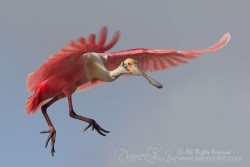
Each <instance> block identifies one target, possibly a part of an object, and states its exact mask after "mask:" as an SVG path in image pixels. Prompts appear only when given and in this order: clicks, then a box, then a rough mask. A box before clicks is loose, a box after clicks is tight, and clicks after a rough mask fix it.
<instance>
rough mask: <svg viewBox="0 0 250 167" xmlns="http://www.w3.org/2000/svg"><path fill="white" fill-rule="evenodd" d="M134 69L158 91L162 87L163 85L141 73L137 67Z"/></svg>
mask: <svg viewBox="0 0 250 167" xmlns="http://www.w3.org/2000/svg"><path fill="white" fill-rule="evenodd" d="M134 69H135V71H136V72H137V73H138V75H141V76H143V77H144V78H146V79H147V80H148V82H149V83H150V84H151V85H153V86H155V87H157V88H159V89H160V88H162V87H163V85H162V84H161V83H160V82H158V81H156V80H154V79H153V78H151V77H150V76H148V75H147V74H146V73H144V72H143V71H141V70H140V69H139V68H138V67H135V68H134Z"/></svg>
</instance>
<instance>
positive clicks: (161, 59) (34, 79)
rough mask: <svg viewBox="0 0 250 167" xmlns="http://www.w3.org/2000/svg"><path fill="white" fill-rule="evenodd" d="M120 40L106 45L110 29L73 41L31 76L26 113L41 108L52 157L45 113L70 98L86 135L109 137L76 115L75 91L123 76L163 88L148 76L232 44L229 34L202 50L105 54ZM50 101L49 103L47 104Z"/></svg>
mask: <svg viewBox="0 0 250 167" xmlns="http://www.w3.org/2000/svg"><path fill="white" fill-rule="evenodd" d="M119 36H120V32H119V31H117V32H116V33H115V35H114V37H113V38H112V40H111V41H110V42H109V43H108V44H107V45H105V41H106V37H107V28H106V27H103V28H102V29H101V31H100V36H99V39H98V41H97V42H96V35H95V34H90V35H89V36H88V38H87V40H85V38H83V37H81V38H79V39H77V40H76V41H70V42H69V43H68V44H67V45H66V47H64V48H62V49H61V50H59V51H58V52H56V53H55V54H54V55H52V56H51V57H50V58H49V59H48V60H47V61H46V62H45V63H44V64H43V65H42V66H41V67H39V68H38V69H37V70H36V71H35V72H33V73H31V74H29V75H28V78H27V83H26V85H27V88H28V90H29V91H30V92H34V95H33V96H31V97H29V98H28V100H27V103H26V113H27V114H29V113H34V112H35V111H36V110H37V109H38V108H39V107H41V110H42V113H43V115H44V117H45V120H46V121H47V124H48V126H49V130H44V131H41V133H48V134H49V135H48V138H47V140H46V142H45V147H46V148H47V145H48V143H49V141H51V154H52V156H54V152H55V149H54V147H55V140H56V130H55V128H54V126H53V124H52V122H51V120H50V118H49V116H48V114H47V112H46V110H47V108H48V107H49V106H50V105H52V104H53V103H54V102H56V101H57V100H59V99H61V98H64V97H67V99H68V105H69V115H70V117H72V118H75V119H79V120H81V121H84V122H87V123H89V125H88V126H87V127H86V128H85V129H84V131H85V130H87V129H88V128H90V127H91V128H92V130H94V129H95V130H96V131H97V132H98V133H99V134H101V135H103V136H106V133H109V131H107V130H105V129H103V128H102V127H100V126H99V125H98V124H97V122H96V121H95V120H93V119H90V118H87V117H83V116H80V115H78V114H76V113H75V112H74V110H73V104H72V98H71V96H72V94H73V93H74V92H75V91H76V90H77V91H83V90H86V89H89V88H92V87H94V86H96V85H99V84H102V83H104V82H111V81H114V80H116V79H117V78H118V77H119V76H121V75H123V74H127V75H128V74H132V75H138V76H143V77H145V78H146V79H147V80H148V81H149V83H150V84H152V85H154V86H156V87H157V88H162V85H161V84H160V83H159V82H157V81H155V80H154V79H152V78H151V77H149V76H148V75H147V74H146V73H145V72H146V71H149V70H150V71H157V70H163V69H166V68H169V67H174V66H177V65H180V64H185V63H187V62H188V60H192V59H194V58H196V57H197V55H199V54H203V53H209V52H214V51H217V50H219V49H221V48H222V47H224V46H225V45H226V44H227V43H228V42H229V40H230V34H229V33H226V34H225V35H224V36H223V37H222V38H221V39H220V40H219V41H218V42H217V43H216V44H215V45H213V46H210V47H208V48H206V49H201V50H185V51H177V50H175V49H152V50H151V49H145V48H137V49H131V50H125V51H119V52H106V51H108V50H109V49H111V48H112V47H113V46H114V45H115V44H116V42H117V41H118V39H119ZM48 99H50V101H48V102H47V103H45V102H46V100H48ZM44 103H45V104H44Z"/></svg>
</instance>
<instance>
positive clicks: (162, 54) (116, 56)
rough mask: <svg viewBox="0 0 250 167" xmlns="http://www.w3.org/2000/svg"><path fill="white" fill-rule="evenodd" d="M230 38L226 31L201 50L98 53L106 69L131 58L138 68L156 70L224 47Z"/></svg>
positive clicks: (142, 49) (137, 50) (136, 50)
mask: <svg viewBox="0 0 250 167" xmlns="http://www.w3.org/2000/svg"><path fill="white" fill-rule="evenodd" d="M229 40H230V34H229V33H226V34H225V35H224V36H223V37H222V38H221V39H220V40H219V41H218V42H217V43H216V44H214V45H213V46H210V47H208V48H206V49H201V50H186V51H177V50H174V49H152V50H151V49H144V48H138V49H132V50H125V51H120V52H107V53H100V55H102V56H103V57H104V58H105V60H106V61H105V66H106V68H107V69H108V70H114V69H115V68H117V67H118V66H119V65H120V63H121V62H122V61H124V60H125V59H126V58H133V59H135V60H137V61H138V62H139V65H140V68H141V69H142V70H143V71H144V72H146V71H158V70H163V69H166V68H169V67H174V66H178V65H180V64H185V63H187V62H188V61H189V60H192V59H194V58H197V55H199V54H203V53H208V52H214V51H217V50H219V49H221V48H222V47H224V46H225V45H226V44H227V43H228V42H229Z"/></svg>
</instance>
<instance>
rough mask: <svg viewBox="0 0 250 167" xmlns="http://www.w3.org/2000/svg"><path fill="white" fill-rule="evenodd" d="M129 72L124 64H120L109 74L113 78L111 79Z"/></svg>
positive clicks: (112, 79)
mask: <svg viewBox="0 0 250 167" xmlns="http://www.w3.org/2000/svg"><path fill="white" fill-rule="evenodd" d="M128 73H129V72H128V71H127V70H125V69H124V67H123V66H121V65H120V66H118V67H117V68H116V69H115V70H113V71H109V76H110V78H111V81H114V80H116V79H117V78H118V77H119V76H120V75H122V74H128Z"/></svg>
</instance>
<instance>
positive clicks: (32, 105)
mask: <svg viewBox="0 0 250 167" xmlns="http://www.w3.org/2000/svg"><path fill="white" fill-rule="evenodd" d="M44 102H45V100H42V101H41V100H40V99H39V98H38V96H37V95H36V94H35V95H33V96H31V97H29V98H28V100H27V103H26V114H30V113H35V112H36V110H37V109H38V108H40V107H41V106H42V105H43V103H44Z"/></svg>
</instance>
